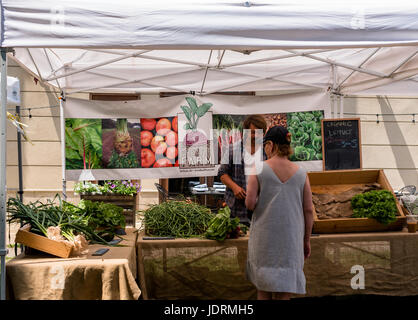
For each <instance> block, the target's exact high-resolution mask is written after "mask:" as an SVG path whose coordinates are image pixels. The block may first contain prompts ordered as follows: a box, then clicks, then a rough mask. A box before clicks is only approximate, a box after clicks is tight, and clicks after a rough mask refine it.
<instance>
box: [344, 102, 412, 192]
mask: <svg viewBox="0 0 418 320" xmlns="http://www.w3.org/2000/svg"><path fill="white" fill-rule="evenodd" d="M344 113H345V115H344V116H345V117H347V118H349V117H359V118H360V119H361V139H362V158H363V159H362V161H363V168H364V169H384V172H385V175H386V177H387V178H388V180H389V182H390V183H391V185H392V187H393V189H395V190H396V189H399V188H401V187H403V186H405V185H410V184H412V185H416V186H418V123H413V121H412V120H413V117H412V114H413V113H417V115H418V99H411V98H385V97H361V98H345V99H344ZM376 114H380V115H379V117H378V119H379V123H377V121H376V120H377V117H376ZM381 114H384V116H381ZM416 120H417V121H418V117H416Z"/></svg>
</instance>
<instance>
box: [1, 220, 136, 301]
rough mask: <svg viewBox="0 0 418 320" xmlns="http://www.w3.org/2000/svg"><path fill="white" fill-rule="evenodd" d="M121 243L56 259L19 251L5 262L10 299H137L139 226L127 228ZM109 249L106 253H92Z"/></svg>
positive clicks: (100, 246)
mask: <svg viewBox="0 0 418 320" xmlns="http://www.w3.org/2000/svg"><path fill="white" fill-rule="evenodd" d="M125 230H126V235H123V236H121V237H122V238H123V240H122V241H121V242H120V243H119V244H118V245H120V246H112V247H106V246H103V245H89V251H88V254H87V255H84V256H80V257H74V258H67V259H63V258H57V257H54V256H51V255H48V254H42V253H36V254H32V255H27V254H25V253H22V254H20V255H19V256H17V257H16V258H15V259H13V260H11V261H9V262H8V263H7V264H6V268H7V294H8V299H16V300H33V299H36V300H137V299H138V298H139V297H140V295H141V290H140V289H139V287H138V285H137V283H136V281H135V278H136V273H137V270H136V267H137V266H136V248H135V245H136V239H137V235H138V232H137V229H135V228H129V227H127V228H126V229H125ZM100 248H108V249H109V251H108V252H106V253H105V254H104V255H103V256H93V253H94V252H95V251H96V250H98V249H100Z"/></svg>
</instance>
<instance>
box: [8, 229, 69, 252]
mask: <svg viewBox="0 0 418 320" xmlns="http://www.w3.org/2000/svg"><path fill="white" fill-rule="evenodd" d="M30 228H31V226H30V225H25V226H23V227H22V228H20V229H19V230H18V231H17V233H16V240H15V242H16V243H21V244H23V245H25V246H27V247H30V248H33V249H36V250H39V251H42V252H46V253H49V254H52V255H54V256H57V257H60V258H68V257H69V256H70V255H71V251H72V249H73V246H72V245H71V244H68V243H66V242H63V241H56V240H52V239H48V238H47V237H44V236H40V235H38V234H35V233H32V232H30Z"/></svg>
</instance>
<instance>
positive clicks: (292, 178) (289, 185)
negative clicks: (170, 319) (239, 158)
mask: <svg viewBox="0 0 418 320" xmlns="http://www.w3.org/2000/svg"><path fill="white" fill-rule="evenodd" d="M290 141H291V137H290V133H289V132H288V131H287V129H286V128H284V127H281V126H275V127H272V128H271V129H270V130H269V131H268V132H267V133H266V135H265V137H264V140H263V144H264V150H265V152H266V155H267V158H268V160H267V161H264V162H263V165H262V169H261V172H257V173H256V174H254V175H251V176H250V177H249V179H248V185H247V197H246V201H245V204H246V206H247V208H248V209H249V210H254V213H253V217H252V221H251V229H250V237H249V240H248V255H247V270H246V273H247V278H248V279H249V280H250V281H251V282H252V283H253V284H254V285H255V286H256V288H257V298H258V299H260V300H266V299H272V298H273V297H274V298H276V299H290V296H291V294H306V279H305V275H304V273H303V266H304V260H305V259H306V258H308V257H309V256H310V252H311V246H310V236H311V232H312V225H313V206H312V192H311V188H310V184H309V179H308V178H307V174H306V171H305V170H304V169H303V168H301V167H299V166H298V165H296V164H295V163H293V162H291V161H290V160H289V156H290V155H291V153H292V149H291V147H290ZM273 293H275V294H274V295H273Z"/></svg>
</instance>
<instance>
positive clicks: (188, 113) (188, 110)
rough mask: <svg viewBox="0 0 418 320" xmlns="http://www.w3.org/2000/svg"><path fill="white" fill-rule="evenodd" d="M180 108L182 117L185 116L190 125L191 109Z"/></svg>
mask: <svg viewBox="0 0 418 320" xmlns="http://www.w3.org/2000/svg"><path fill="white" fill-rule="evenodd" d="M180 108H181V110H183V112H184V115H185V116H186V118H187V120H188V121H189V123H192V111H191V109H190V108H189V107H187V106H181V107H180Z"/></svg>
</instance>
